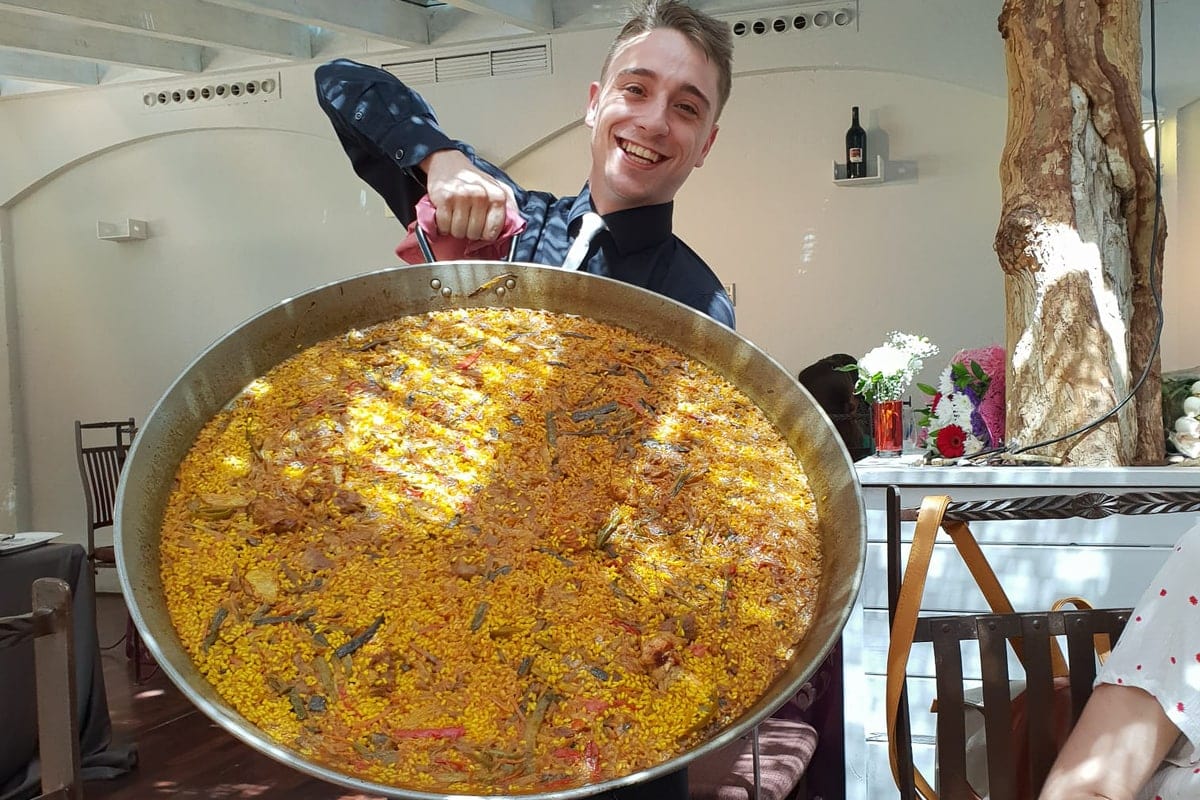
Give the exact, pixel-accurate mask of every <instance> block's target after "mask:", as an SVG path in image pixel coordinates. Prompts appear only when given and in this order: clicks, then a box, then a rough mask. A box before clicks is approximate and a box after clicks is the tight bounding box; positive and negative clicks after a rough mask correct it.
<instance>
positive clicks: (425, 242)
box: [414, 224, 519, 264]
mask: <svg viewBox="0 0 1200 800" xmlns="http://www.w3.org/2000/svg"><path fill="white" fill-rule="evenodd" d="M414 230H415V231H416V233H417V247H420V248H421V255H422V256H424V257H425V263H427V264H432V263H433V262H435V261H437V256H435V255H434V254H433V248H432V247H430V246H429V237H428V236H426V235H425V229H424V228H422V227H421V226H420V224H417V225H416V226H415V227H414ZM518 238H519V235H518V236H513V237H512V240H511V241H510V242H509V244H508V258H506V259H505V261H506V262H507V263H509V264H511V263H512V261H513V259H514V258H515V257H516V255H517V239H518Z"/></svg>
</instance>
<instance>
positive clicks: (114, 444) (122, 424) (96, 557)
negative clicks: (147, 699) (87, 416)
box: [75, 417, 153, 683]
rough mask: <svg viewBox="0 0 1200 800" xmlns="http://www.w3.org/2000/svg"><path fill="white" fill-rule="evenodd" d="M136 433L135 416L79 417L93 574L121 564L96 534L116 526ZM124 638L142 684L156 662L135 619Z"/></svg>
mask: <svg viewBox="0 0 1200 800" xmlns="http://www.w3.org/2000/svg"><path fill="white" fill-rule="evenodd" d="M135 435H137V425H136V424H135V423H134V420H133V417H130V418H129V419H127V420H118V421H114V422H81V421H79V420H75V455H76V458H77V460H78V462H79V476H80V478H81V479H82V481H83V496H84V500H85V501H86V504H87V556H88V561H90V562H91V565H92V574H93V575H96V574H97V573H98V572H99V571H100V570H101V569H116V567H117V555H116V551H115V549H114V548H113V545H111V544H100V543H98V541H97V535H96V534H97V532H98V531H100V530H102V529H104V528H112V526H113V506H114V504H115V503H116V500H117V485H118V483H119V481H120V478H121V467H122V466H124V464H125V455H126V454H127V453H128V452H129V448H130V446H131V445H132V444H133V437H134V436H135ZM96 442H99V443H96ZM124 641H125V654H126V655H127V656H128V657H129V658H131V659H133V662H134V679H135V680H136V681H137V682H138V683H141V682H142V680H143V679H144V677H143V675H142V667H143V666H147V665H150V664H153V661H152V660H151V658H150V655H149V653H148V652H147V651H146V649H145V647H144V646H143V645H142V641H141V637H140V636H139V634H138V632H137V628H136V627H135V626H134V624H133V619H132V618H130V619H128V620H127V622H126V625H125V638H124Z"/></svg>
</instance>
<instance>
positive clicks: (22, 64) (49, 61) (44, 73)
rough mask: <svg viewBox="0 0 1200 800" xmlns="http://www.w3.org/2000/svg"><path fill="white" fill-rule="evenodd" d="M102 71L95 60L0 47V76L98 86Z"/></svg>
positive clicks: (39, 81) (67, 84) (71, 84)
mask: <svg viewBox="0 0 1200 800" xmlns="http://www.w3.org/2000/svg"><path fill="white" fill-rule="evenodd" d="M101 74H103V70H102V69H101V68H100V65H99V64H97V63H95V62H94V61H72V60H70V59H66V58H52V57H50V56H41V55H37V54H35V53H14V52H10V51H3V50H0V75H3V76H4V77H6V78H19V79H20V80H23V81H35V82H38V83H58V84H63V85H66V86H98V85H99V84H100V76H101Z"/></svg>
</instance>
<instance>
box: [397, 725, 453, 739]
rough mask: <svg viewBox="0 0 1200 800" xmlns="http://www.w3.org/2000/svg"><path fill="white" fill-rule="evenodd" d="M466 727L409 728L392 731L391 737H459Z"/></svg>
mask: <svg viewBox="0 0 1200 800" xmlns="http://www.w3.org/2000/svg"><path fill="white" fill-rule="evenodd" d="M466 733H467V729H466V728H464V727H462V726H461V725H457V726H454V727H451V728H409V729H407V730H398V731H392V738H393V739H461V738H462V737H463V736H465V735H466Z"/></svg>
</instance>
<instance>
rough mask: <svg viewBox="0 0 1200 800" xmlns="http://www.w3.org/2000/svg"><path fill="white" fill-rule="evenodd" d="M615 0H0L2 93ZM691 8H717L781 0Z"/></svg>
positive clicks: (413, 35) (504, 34)
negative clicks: (442, 0) (441, 0)
mask: <svg viewBox="0 0 1200 800" xmlns="http://www.w3.org/2000/svg"><path fill="white" fill-rule="evenodd" d="M798 1H799V2H805V0H798ZM854 2H855V0H849V2H848V3H847V4H848V5H852V4H853V3H854ZM625 5H626V4H625V2H623V0H445V1H444V2H440V1H439V0H0V95H14V94H23V93H26V92H33V91H42V90H46V89H53V88H60V87H62V86H70V87H94V86H103V85H107V84H111V83H116V82H122V81H129V80H147V79H158V78H164V79H166V78H173V77H176V76H184V77H187V76H195V75H199V74H204V73H211V72H218V71H222V70H227V69H240V68H244V67H257V66H263V65H269V64H281V63H288V62H296V61H309V60H313V59H321V58H324V57H327V56H330V55H331V54H340V53H346V52H358V53H366V52H376V51H384V50H389V51H394V50H397V49H404V48H414V49H421V48H430V47H439V46H443V45H447V44H461V43H464V42H475V41H489V42H494V41H497V40H504V39H511V38H517V37H527V36H529V35H530V34H544V33H550V32H554V31H563V30H580V29H584V28H590V27H599V26H611V25H614V24H616V23H617V22H619V21H620V20H621V18H622V14H623V9H624V8H625ZM696 5H697V6H698V7H701V8H704V9H706V10H711V11H713V12H714V13H719V12H727V11H735V10H736V11H741V10H747V11H749V10H751V9H754V8H770V7H772V6H774V7H779V5H780V2H779V0H774V2H773V3H771V2H753V1H752V2H737V0H708V1H707V2H698V3H696Z"/></svg>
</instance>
